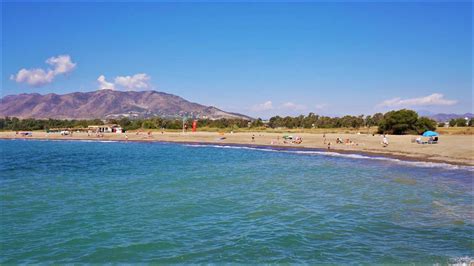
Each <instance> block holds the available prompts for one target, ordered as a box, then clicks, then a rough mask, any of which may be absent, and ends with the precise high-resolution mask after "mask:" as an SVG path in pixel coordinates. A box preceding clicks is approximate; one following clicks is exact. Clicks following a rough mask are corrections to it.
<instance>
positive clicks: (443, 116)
mask: <svg viewBox="0 0 474 266" xmlns="http://www.w3.org/2000/svg"><path fill="white" fill-rule="evenodd" d="M418 114H419V115H420V116H426V117H429V118H431V119H434V120H436V121H438V122H446V121H449V120H451V119H454V118H465V117H469V118H471V117H474V114H472V113H465V114H443V113H440V114H434V113H431V112H428V111H418Z"/></svg>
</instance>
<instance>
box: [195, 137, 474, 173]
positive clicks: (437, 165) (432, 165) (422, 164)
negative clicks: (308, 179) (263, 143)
mask: <svg viewBox="0 0 474 266" xmlns="http://www.w3.org/2000/svg"><path fill="white" fill-rule="evenodd" d="M186 146H189V147H213V148H221V149H244V150H257V151H267V152H282V153H293V154H305V155H322V156H332V157H343V158H351V159H361V160H377V161H387V162H393V163H397V164H402V165H408V166H413V167H424V168H443V169H448V170H467V171H471V172H474V166H466V165H455V164H449V163H436V162H423V161H406V160H400V159H396V158H390V157H382V156H369V155H362V154H354V153H338V152H328V151H305V150H283V149H272V148H259V147H248V146H230V145H212V144H209V145H206V144H186Z"/></svg>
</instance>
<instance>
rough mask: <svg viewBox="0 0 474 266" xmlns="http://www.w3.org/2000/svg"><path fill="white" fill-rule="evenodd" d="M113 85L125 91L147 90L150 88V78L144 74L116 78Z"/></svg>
mask: <svg viewBox="0 0 474 266" xmlns="http://www.w3.org/2000/svg"><path fill="white" fill-rule="evenodd" d="M115 84H117V85H119V86H122V87H124V88H125V89H127V90H139V89H148V88H150V87H151V86H150V76H148V75H147V74H145V73H139V74H135V75H133V76H118V77H116V78H115Z"/></svg>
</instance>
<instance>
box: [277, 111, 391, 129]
mask: <svg viewBox="0 0 474 266" xmlns="http://www.w3.org/2000/svg"><path fill="white" fill-rule="evenodd" d="M382 118H383V114H381V113H377V114H375V115H373V116H370V115H369V116H365V117H364V116H363V115H360V116H351V115H346V116H343V117H329V116H319V115H316V114H314V113H309V114H308V115H307V116H304V115H300V116H297V117H290V116H286V117H280V116H274V117H272V118H270V120H269V123H268V126H269V127H271V128H279V127H284V128H361V127H369V128H370V127H372V126H377V125H378V123H379V122H380V120H381V119H382Z"/></svg>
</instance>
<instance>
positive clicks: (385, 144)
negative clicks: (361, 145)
mask: <svg viewBox="0 0 474 266" xmlns="http://www.w3.org/2000/svg"><path fill="white" fill-rule="evenodd" d="M382 145H383V147H384V148H385V147H387V146H388V139H387V136H385V134H384V135H383V139H382Z"/></svg>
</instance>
